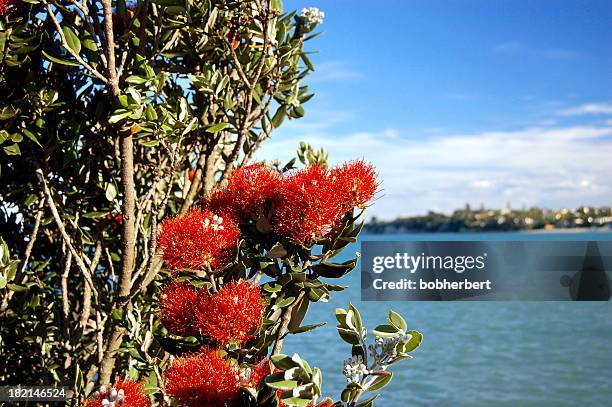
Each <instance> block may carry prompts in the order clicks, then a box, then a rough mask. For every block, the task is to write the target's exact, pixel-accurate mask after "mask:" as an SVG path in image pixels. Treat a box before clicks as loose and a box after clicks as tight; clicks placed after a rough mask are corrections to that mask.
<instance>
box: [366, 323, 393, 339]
mask: <svg viewBox="0 0 612 407" xmlns="http://www.w3.org/2000/svg"><path fill="white" fill-rule="evenodd" d="M372 332H373V333H374V335H376V336H380V337H381V338H392V337H394V336H395V335H397V334H398V332H399V329H397V328H396V327H394V326H393V325H378V326H377V327H376V328H374V330H373V331H372Z"/></svg>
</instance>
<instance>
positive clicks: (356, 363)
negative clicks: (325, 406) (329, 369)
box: [342, 355, 368, 383]
mask: <svg viewBox="0 0 612 407" xmlns="http://www.w3.org/2000/svg"><path fill="white" fill-rule="evenodd" d="M342 373H343V374H344V377H346V381H347V382H349V383H358V382H359V380H361V376H363V375H364V374H367V373H368V369H367V367H366V365H365V364H364V362H363V358H362V357H361V355H357V356H353V357H352V358H349V359H347V360H345V361H344V366H343V368H342Z"/></svg>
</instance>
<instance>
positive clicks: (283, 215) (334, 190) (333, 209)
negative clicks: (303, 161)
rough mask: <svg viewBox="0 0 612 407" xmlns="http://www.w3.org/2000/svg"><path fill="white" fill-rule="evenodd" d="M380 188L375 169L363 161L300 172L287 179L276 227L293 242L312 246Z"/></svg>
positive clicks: (278, 231) (366, 201) (365, 203)
mask: <svg viewBox="0 0 612 407" xmlns="http://www.w3.org/2000/svg"><path fill="white" fill-rule="evenodd" d="M377 189H378V182H377V181H376V173H375V170H374V167H373V166H372V165H370V164H367V163H365V162H363V161H352V162H349V163H346V164H344V165H343V166H341V167H337V168H333V169H331V170H330V169H327V168H324V167H322V166H311V167H308V168H305V169H303V170H300V171H297V172H295V173H293V174H291V175H290V176H288V177H286V178H285V181H284V185H283V188H282V191H281V195H282V199H279V202H280V204H279V206H278V208H277V210H276V214H275V218H274V228H275V230H276V232H277V233H278V234H279V235H280V236H283V237H285V238H287V239H288V240H290V241H292V242H299V243H302V244H311V243H312V242H313V241H314V240H316V239H318V238H321V237H325V236H326V235H327V234H329V232H331V231H332V230H334V229H335V228H336V226H338V224H339V222H340V220H341V218H342V215H344V214H345V213H346V212H347V211H349V210H351V209H352V208H353V207H360V208H365V206H366V205H367V203H368V202H369V201H370V200H371V199H372V198H373V197H374V195H375V194H376V191H377Z"/></svg>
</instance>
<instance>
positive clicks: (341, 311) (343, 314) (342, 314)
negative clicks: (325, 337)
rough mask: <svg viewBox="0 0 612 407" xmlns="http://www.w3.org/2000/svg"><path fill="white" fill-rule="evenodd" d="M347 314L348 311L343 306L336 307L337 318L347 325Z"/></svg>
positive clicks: (343, 324) (340, 322) (339, 321)
mask: <svg viewBox="0 0 612 407" xmlns="http://www.w3.org/2000/svg"><path fill="white" fill-rule="evenodd" d="M346 314H347V311H346V310H345V309H342V308H336V319H337V320H338V323H339V324H340V325H342V326H346Z"/></svg>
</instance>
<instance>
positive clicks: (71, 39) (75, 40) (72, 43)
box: [62, 26, 81, 54]
mask: <svg viewBox="0 0 612 407" xmlns="http://www.w3.org/2000/svg"><path fill="white" fill-rule="evenodd" d="M62 31H63V33H64V37H66V42H67V43H68V47H70V49H71V50H73V51H74V52H75V53H77V54H78V53H79V52H81V40H79V37H78V36H77V35H76V33H75V32H74V31H73V30H72V28H70V27H68V26H66V27H62Z"/></svg>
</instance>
